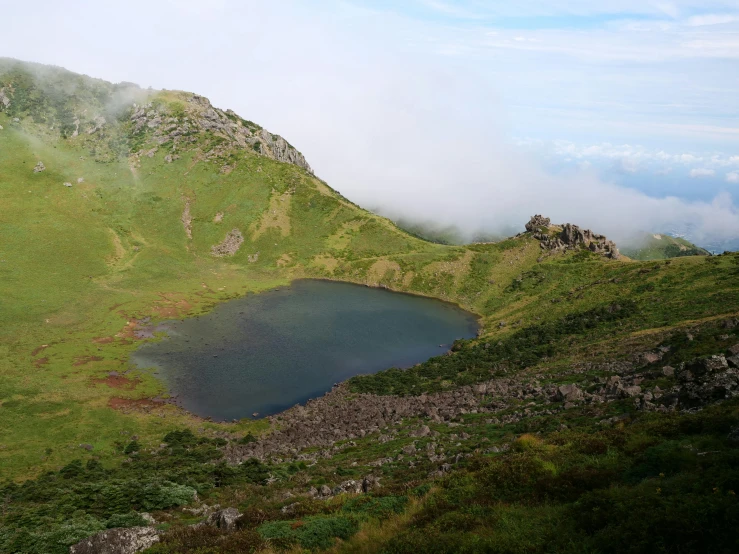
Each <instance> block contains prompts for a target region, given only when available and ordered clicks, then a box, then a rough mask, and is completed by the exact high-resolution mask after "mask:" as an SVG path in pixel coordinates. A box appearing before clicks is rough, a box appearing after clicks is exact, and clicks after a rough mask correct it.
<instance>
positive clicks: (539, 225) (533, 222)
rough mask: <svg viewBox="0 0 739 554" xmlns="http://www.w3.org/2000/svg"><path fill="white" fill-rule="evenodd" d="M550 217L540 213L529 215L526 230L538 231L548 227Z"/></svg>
mask: <svg viewBox="0 0 739 554" xmlns="http://www.w3.org/2000/svg"><path fill="white" fill-rule="evenodd" d="M550 221H551V220H550V219H549V218H548V217H544V216H542V215H538V214H537V215H533V216H531V219H530V220H529V222H528V223H527V224H526V230H527V231H528V232H530V233H532V232H535V231H540V230H542V229H545V228H548V227H549V223H550Z"/></svg>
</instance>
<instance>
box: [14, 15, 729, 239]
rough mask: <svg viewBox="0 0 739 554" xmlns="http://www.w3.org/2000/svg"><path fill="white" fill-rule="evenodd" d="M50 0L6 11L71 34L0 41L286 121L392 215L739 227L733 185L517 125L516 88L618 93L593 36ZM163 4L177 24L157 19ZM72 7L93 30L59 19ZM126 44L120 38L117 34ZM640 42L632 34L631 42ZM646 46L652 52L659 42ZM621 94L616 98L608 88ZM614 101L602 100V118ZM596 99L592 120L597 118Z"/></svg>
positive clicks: (333, 172)
mask: <svg viewBox="0 0 739 554" xmlns="http://www.w3.org/2000/svg"><path fill="white" fill-rule="evenodd" d="M39 3H40V4H44V8H43V10H41V8H39V10H40V11H44V10H48V14H49V17H47V18H44V19H43V20H41V21H37V20H33V21H30V20H28V18H29V17H30V16H29V15H28V13H32V12H33V10H31V11H30V12H29V11H28V10H18V13H17V14H12V17H14V18H15V19H17V22H18V24H17V25H14V26H13V27H14V28H16V29H23V28H25V26H26V25H24V24H23V21H27V22H28V24H29V25H30V24H31V23H33V25H34V27H35V28H36V29H37V30H36V34H37V36H47V37H49V40H53V41H55V42H58V43H59V44H60V45H61V46H60V48H59V49H58V50H52V51H50V50H49V49H48V48H45V47H43V45H39V44H35V45H34V44H25V45H23V41H22V40H20V38H19V37H16V38H15V40H14V37H13V35H12V33H13V32H14V31H13V30H12V29H11V30H10V34H9V35H6V37H5V38H4V39H3V40H2V42H1V43H0V44H1V45H2V46H3V54H6V55H14V56H16V57H21V58H24V59H32V60H34V61H40V62H44V63H55V64H58V65H63V66H65V67H68V68H69V69H71V70H73V71H81V72H84V73H87V74H90V75H94V76H99V77H103V78H106V79H108V80H111V81H134V82H138V83H139V84H141V85H142V86H144V87H146V86H148V85H151V86H153V87H154V88H160V89H183V90H190V91H193V92H197V93H199V94H203V95H205V96H208V97H209V98H210V99H211V100H212V102H213V103H214V104H215V105H217V106H218V107H220V108H223V109H226V108H231V109H233V110H234V111H236V112H237V113H238V114H239V115H241V116H243V117H245V118H246V119H250V120H253V121H256V122H258V123H259V124H261V125H263V126H264V127H265V128H268V129H270V130H271V131H272V132H275V133H279V134H281V135H282V136H284V137H285V138H286V139H287V140H289V141H290V142H291V144H293V145H295V146H296V147H297V148H298V149H299V150H300V151H301V152H302V153H303V154H304V155H305V156H306V159H307V160H308V162H309V163H310V164H311V166H312V167H313V169H314V170H315V172H316V174H317V175H318V176H319V177H321V178H323V179H324V180H326V181H327V182H328V184H329V185H330V186H332V187H333V188H335V189H337V190H338V191H340V192H341V193H342V194H343V195H344V196H346V197H347V198H349V199H351V200H353V201H354V202H356V203H358V204H360V205H362V206H364V207H367V208H369V209H372V210H375V211H378V212H380V213H382V214H384V215H387V216H389V217H391V218H392V219H402V220H404V221H410V222H420V223H425V224H433V225H434V226H436V227H437V228H439V229H444V228H454V229H458V230H459V233H460V234H461V236H462V237H463V238H466V239H467V240H469V239H473V238H474V237H477V236H500V235H508V234H511V233H512V232H518V231H522V230H523V226H524V224H525V223H526V221H528V218H529V217H530V216H531V215H533V214H535V213H540V214H543V215H545V216H547V217H550V218H551V219H552V221H553V222H556V223H563V222H572V223H576V224H578V225H580V226H583V227H589V228H591V229H593V230H594V231H596V232H599V233H603V234H606V235H608V236H609V238H612V239H614V240H616V241H617V242H622V243H623V242H624V241H629V240H631V237H633V236H635V235H637V234H638V233H640V232H643V231H647V232H669V231H670V230H672V229H676V228H683V227H686V226H689V227H690V229H691V235H690V238H691V239H692V240H694V241H698V242H701V243H707V242H721V241H725V240H728V239H734V238H736V237H739V212H738V211H737V207H736V206H735V204H734V199H733V198H732V195H731V192H730V191H729V190H727V191H726V192H722V193H720V194H718V195H717V196H716V197H715V198H714V199H712V200H710V201H705V200H703V201H690V200H687V199H683V198H679V197H677V196H675V197H670V196H666V197H655V196H649V195H647V194H645V193H644V192H641V191H639V190H636V189H631V188H626V187H623V186H619V185H618V184H616V183H615V182H607V181H604V180H603V179H601V178H599V177H598V175H597V174H596V173H595V172H593V171H588V170H572V171H570V172H567V173H558V174H553V173H551V172H549V171H547V170H546V169H545V166H544V164H543V163H542V160H540V159H539V158H537V156H536V155H535V154H532V153H531V152H524V151H523V150H520V149H519V148H517V147H516V146H514V145H513V138H514V136H513V135H514V133H513V128H514V127H515V128H516V132H520V131H521V128H520V127H521V121H522V119H521V117H518V119H516V121H515V122H514V121H512V118H513V114H515V113H517V111H518V112H520V110H521V106H517V105H516V102H515V97H516V95H517V94H518V95H520V96H526V97H527V98H528V101H529V102H532V101H533V100H532V98H534V99H535V101H536V102H538V103H541V104H542V105H549V104H552V106H554V107H553V109H552V111H556V110H558V109H560V107H561V106H563V105H564V102H566V101H570V102H572V99H571V98H570V96H575V97H576V101H577V102H580V103H583V102H590V103H595V102H596V101H598V100H600V98H599V95H605V94H607V93H610V94H618V87H616V93H611V92H609V91H611V90H612V89H614V81H613V80H612V79H610V80H609V79H603V80H598V79H589V78H588V76H587V75H589V73H588V71H592V70H593V67H596V66H597V63H596V62H598V60H596V59H595V58H596V57H597V56H598V55H599V53H598V51H596V50H594V51H593V52H589V54H588V56H589V60H588V63H590V64H591V65H589V66H587V67H582V66H579V65H576V64H574V62H572V61H571V59H570V58H565V57H566V56H573V58H574V57H576V56H577V54H574V55H573V54H571V53H567V54H561V53H559V52H558V51H557V48H556V46H557V45H555V47H554V48H553V49H552V52H554V53H540V52H534V53H531V52H529V51H526V50H513V49H508V50H495V49H487V50H486V49H484V48H480V47H479V46H480V44H481V42H482V43H484V41H483V39H481V38H480V37H483V38H484V37H486V36H487V35H490V34H496V33H488V32H487V30H486V29H483V28H480V29H477V28H474V27H465V28H461V27H458V26H455V25H440V24H437V23H434V22H429V21H418V20H414V19H412V18H409V17H407V16H403V15H400V14H398V13H395V12H392V11H375V10H374V9H370V8H367V7H359V6H357V5H356V4H355V3H352V2H328V3H322V4H320V5H311V6H306V5H304V4H301V3H297V2H287V3H285V4H281V5H279V6H276V5H274V6H272V5H263V4H260V3H256V2H240V3H235V2H229V1H228V0H219V1H217V2H213V3H209V4H208V5H204V4H201V3H196V2H184V3H182V4H181V5H179V7H180V9H172V6H173V5H171V4H169V3H162V4H161V5H160V4H157V3H143V2H140V1H138V0H134V1H133V2H131V5H130V6H127V8H126V9H125V10H123V11H120V12H119V13H116V14H115V15H116V21H117V25H115V26H112V27H111V26H104V27H101V26H96V25H95V24H94V22H95V21H100V20H106V19H110V16H111V14H110V13H108V12H106V8H105V7H103V6H97V5H95V6H87V7H86V9H85V10H81V11H80V12H79V13H77V12H76V11H75V10H69V9H68V8H67V7H64V8H62V7H60V6H58V5H56V4H54V3H45V2H39ZM11 9H13V8H11ZM73 12H74V15H73V16H72V15H70V14H71V13H73ZM44 13H47V12H44ZM139 13H146V14H147V15H146V17H145V18H141V17H139V15H138V14H139ZM52 16H53V17H52ZM57 19H58V20H57ZM47 20H48V21H47ZM162 20H166V21H167V22H168V24H167V25H166V26H162V25H158V24H157V22H158V21H162ZM65 21H66V22H67V23H70V24H72V23H73V24H74V26H75V27H76V28H85V29H86V32H85V33H79V34H76V35H71V36H68V35H64V36H62V35H61V34H59V33H60V32H61V31H60V29H64V28H65V24H64V23H65ZM131 29H135V35H136V36H135V39H136V40H133V38H132V36H131V34H130V33H131ZM582 36H585V35H582ZM610 36H611V35H609V37H610ZM193 37H197V40H194V39H193ZM521 38H522V39H523V38H524V37H521ZM555 38H556V37H555ZM516 40H518V38H516ZM526 40H528V39H526ZM583 40H584V39H583ZM609 40H610V38H609ZM650 40H656V39H654V38H650ZM19 44H20V45H21V46H19ZM101 44H103V45H110V46H109V47H107V48H99V45H101ZM120 44H125V45H126V49H125V52H121V49H120V48H119V47H118V46H114V45H120ZM531 44H533V43H531ZM483 46H485V48H487V43H484V44H483ZM660 47H661V48H662V45H660ZM560 50H561V49H560ZM637 50H638V48H636V49H635V48H631V45H629V49H628V50H626V49H625V50H623V52H622V53H621V54H620V55H621V56H627V55H631V51H634V52H637ZM663 51H664V52H667V50H666V48H663V49H662V50H660V52H663ZM637 53H638V52H637ZM660 55H664V56H668V55H670V56H672V55H674V54H673V53H672V51H669V53H665V54H660ZM691 55H693V54H691ZM557 56H559V57H557ZM563 56H565V57H563ZM604 56H605V57H604V58H603V60H600V62H598V63H600V64H601V66H602V67H607V65H608V64H609V63H612V59H611V58H610V55H605V54H604ZM578 63H579V62H578ZM619 63H620V65H619V66H618V67H619V71H626V70H625V69H623V68H624V67H625V65H624V64H625V62H624V61H623V59H621V60H619ZM635 63H640V62H639V61H638V56H637V62H635ZM650 63H654V64H657V65H654V66H653V67H654V68H657V69H655V71H656V70H658V69H659V67H660V66H659V65H658V64H659V60H656V61H655V60H652V61H651V62H650ZM691 63H692V62H691ZM700 63H702V64H703V65H704V66H705V64H706V63H708V62H700ZM573 64H574V65H573ZM593 64H596V65H593ZM601 66H597V67H599V68H600V67H601ZM650 69H651V68H650ZM635 71H637V72H639V74H641V73H642V72H646V71H647V70H646V69H645V68H644V66H639V67H638V68H637V69H636V70H635ZM661 71H667V72H668V73H669V72H670V71H672V70H670V69H669V68H667V69H664V68H663V69H662V70H661ZM716 74H717V75H718V73H716ZM568 79H572V80H573V82H572V83H570V82H568ZM637 81H638V79H636V80H633V82H637ZM657 81H658V79H653V80H651V81H650V80H645V81H638V82H639V86H641V87H642V89H640V90H636V89H635V88H634V87H635V86H636V85H632V84H631V81H630V83H629V85H628V86H629V87H631V88H629V89H628V92H624V95H626V94H628V96H625V97H624V99H623V101H624V102H630V101H634V102H637V101H638V100H637V99H638V98H641V97H643V96H645V95H651V96H650V98H652V100H653V101H654V102H656V101H657V100H658V97H659V95H660V94H661V91H658V90H656V89H655V90H652V89H650V88H649V87H650V86H652V85H650V84H649V83H656V82H657ZM644 83H647V84H644ZM618 86H622V85H620V84H619V85H618ZM623 86H625V85H623ZM655 86H656V85H655ZM644 87H647V88H644ZM714 88H717V87H714ZM673 89H674V90H676V91H677V90H679V87H673ZM624 90H627V89H624ZM512 91H513V92H512ZM686 94H688V93H687V92H686ZM550 96H551V97H553V98H550ZM618 100H621V99H620V98H617V97H616V98H613V97H612V98H610V101H611V104H612V105H615V103H616V101H618ZM603 104H604V105H606V106H608V105H609V104H608V103H607V102H603ZM606 109H607V108H606ZM529 111H531V113H530V114H527V116H526V118H525V120H526V121H530V122H531V131H532V134H536V132H537V130H540V129H539V128H538V126H539V124H540V123H541V124H542V125H544V124H545V122H543V120H541V121H540V120H539V119H537V113H538V112H536V111H535V110H529ZM560 111H561V112H562V113H565V112H564V111H562V110H560ZM558 113H559V112H558ZM611 115H612V114H609V113H605V112H604V113H599V115H598V116H597V117H601V118H602V120H603V125H605V122H606V121H607V120H608V119H609V118H611ZM558 117H559V118H560V119H558V120H556V123H557V125H561V128H557V129H554V131H552V130H551V129H550V131H551V132H555V131H558V130H559V131H561V133H562V136H563V137H565V138H567V137H568V136H569V135H568V133H570V132H574V131H572V130H573V129H577V128H579V127H582V126H583V122H582V121H575V120H574V118H573V119H572V120H568V119H566V116H564V115H563V116H558ZM597 117H596V118H595V120H594V121H592V122H588V123H589V124H590V125H592V126H595V127H598V126H599V125H600V121H599V120H598V118H597ZM615 117H616V118H617V117H618V116H615ZM552 121H555V120H552ZM552 121H550V122H549V123H548V124H547V125H549V127H550V128H551V127H552V125H553V123H552ZM640 124H641V122H640ZM578 126H579V127H578ZM638 128H644V126H642V127H638V126H637V127H634V129H638ZM661 132H663V133H664V129H662V131H661ZM606 138H607V137H606ZM633 138H634V140H636V141H638V140H640V139H641V137H640V136H634V137H633ZM685 140H686V141H688V142H689V141H690V140H692V138H691V137H687V138H685Z"/></svg>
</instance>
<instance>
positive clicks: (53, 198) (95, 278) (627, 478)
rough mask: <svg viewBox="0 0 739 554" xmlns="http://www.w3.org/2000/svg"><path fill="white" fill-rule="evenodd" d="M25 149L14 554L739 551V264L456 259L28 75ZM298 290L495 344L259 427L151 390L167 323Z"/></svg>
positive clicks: (12, 448) (223, 150) (194, 125)
mask: <svg viewBox="0 0 739 554" xmlns="http://www.w3.org/2000/svg"><path fill="white" fill-rule="evenodd" d="M0 126H2V129H0V206H2V209H1V210H0V239H1V240H0V383H2V387H0V466H1V467H2V475H3V477H4V478H5V479H6V482H4V483H0V497H2V498H3V502H4V504H3V511H2V512H0V551H8V552H45V553H47V552H66V551H67V549H68V546H70V545H72V544H75V543H76V542H78V541H80V540H81V539H83V538H85V537H88V536H90V535H93V534H94V533H97V532H98V531H101V530H103V529H105V528H122V527H132V526H141V525H146V524H147V519H145V518H144V516H142V515H141V514H142V513H145V512H146V513H152V514H153V517H154V518H155V519H156V520H157V522H158V523H159V525H160V527H159V528H158V529H155V528H151V529H149V530H145V531H144V532H146V533H154V534H156V537H157V540H159V541H160V542H159V543H158V544H157V545H156V546H153V547H152V548H151V549H150V552H159V553H164V552H167V553H168V552H195V551H197V552H199V553H200V554H202V553H203V552H249V551H254V550H255V549H261V550H265V549H266V551H280V550H284V549H288V550H289V549H293V550H292V551H298V550H299V549H300V548H303V549H308V550H311V549H312V550H317V549H325V548H329V549H333V550H334V551H347V552H356V551H363V552H409V551H418V548H421V550H425V551H429V552H432V551H436V552H459V551H469V552H512V551H521V552H523V551H526V552H610V551H619V552H621V551H625V550H627V549H628V548H629V547H630V548H631V551H634V552H646V551H659V550H662V551H677V550H678V549H679V550H680V551H681V552H700V551H716V552H722V551H731V548H732V545H735V544H736V541H737V540H738V538H737V536H736V533H735V531H727V529H737V528H739V527H737V526H735V525H733V523H732V522H735V519H736V514H737V513H739V505H737V502H736V497H735V495H734V494H733V492H734V491H736V490H737V487H739V480H738V478H737V475H736V470H735V469H733V468H736V467H737V466H736V463H735V462H736V459H737V458H736V457H737V456H739V448H738V447H737V443H736V441H735V440H734V438H732V437H734V436H735V435H736V431H735V430H736V429H737V428H739V412H738V411H737V404H736V401H735V400H733V397H734V395H735V392H736V390H737V387H739V383H737V376H736V368H735V366H731V364H736V361H733V360H734V358H733V356H736V355H737V354H739V350H737V351H736V352H734V350H732V349H736V348H737V347H736V346H735V345H737V344H738V343H739V333H738V332H737V330H738V329H739V320H737V317H738V316H739V279H737V276H738V275H739V257H738V256H736V255H724V256H712V257H682V258H676V259H672V260H666V261H651V262H638V261H630V260H624V259H623V258H617V255H616V254H615V253H614V252H613V251H612V250H610V248H611V247H610V246H608V249H607V250H604V248H605V246H607V241H606V240H605V238H603V237H598V236H597V235H592V234H589V233H587V232H582V231H581V230H579V229H577V228H576V227H574V226H569V225H566V226H554V225H549V222H548V220H547V221H544V219H543V218H540V217H538V216H537V218H535V219H533V220H532V222H531V224H530V225H529V226H528V228H529V230H528V231H527V232H526V233H522V234H520V235H518V236H516V237H512V238H509V239H506V240H504V241H501V242H497V243H491V244H472V245H466V246H447V245H441V244H432V243H429V242H426V241H423V240H421V239H419V238H417V237H414V236H412V235H409V234H408V233H406V232H404V231H402V230H401V229H399V228H397V227H396V226H395V225H393V224H392V223H391V222H390V221H388V220H386V219H384V218H381V217H378V216H376V215H374V214H371V213H369V212H367V211H365V210H363V209H361V208H360V207H358V206H356V205H354V204H352V203H351V202H349V201H348V200H347V199H345V198H343V197H341V196H340V195H339V194H337V193H336V192H335V191H333V190H332V189H331V188H330V187H329V186H328V185H327V184H326V183H324V182H322V181H321V180H320V179H319V178H317V177H316V176H314V175H313V173H312V172H311V170H310V166H309V165H308V164H307V162H306V160H305V159H304V158H303V156H302V155H301V154H300V153H299V152H298V151H297V150H296V149H295V148H294V147H293V146H291V145H290V144H288V143H287V141H285V140H284V139H282V138H281V137H279V136H278V135H273V134H272V133H269V132H267V131H265V130H264V129H262V128H261V127H260V126H258V125H257V124H255V123H252V122H250V121H248V120H245V119H242V118H241V117H240V116H238V115H236V114H234V113H233V112H230V111H222V110H219V109H217V108H214V107H213V106H211V105H210V103H209V102H208V101H207V100H206V99H204V98H202V97H200V96H197V95H194V94H191V93H185V92H173V91H143V90H140V89H138V87H135V86H134V85H111V84H109V83H105V82H103V81H98V80H94V79H90V78H87V77H83V76H79V75H75V74H73V73H70V72H66V71H64V70H61V69H57V68H45V67H43V66H35V65H29V64H19V63H18V62H15V61H12V60H0ZM39 162H41V164H39ZM42 167H43V169H42ZM35 169H39V171H35ZM41 169H42V170H41ZM522 223H523V222H522ZM578 237H580V238H578ZM604 245H605V246H604ZM603 254H608V256H606V255H603ZM301 277H319V278H328V279H338V280H344V281H351V282H356V283H363V284H368V285H371V286H385V287H388V288H390V289H393V290H399V291H406V292H412V293H415V294H423V295H428V296H433V297H437V298H442V299H445V300H449V301H453V302H456V303H458V304H460V305H461V306H463V307H465V308H466V309H469V310H471V311H473V312H475V313H477V314H478V315H479V316H480V318H481V324H482V326H483V328H482V331H481V336H480V337H479V338H477V339H475V340H472V341H462V342H458V343H456V344H455V345H454V347H453V348H452V351H451V352H450V353H448V354H445V355H443V356H439V357H437V358H434V359H432V360H429V361H428V362H425V363H423V364H420V365H419V366H417V367H415V368H412V369H411V370H408V371H400V370H397V369H389V370H388V371H386V372H381V373H379V374H376V375H373V376H363V377H357V378H355V379H352V380H351V381H350V382H348V383H346V384H343V385H342V386H341V387H338V388H337V389H335V390H334V391H332V392H331V393H328V394H327V395H326V397H324V398H322V399H319V400H317V401H315V402H313V403H311V404H310V405H309V406H307V407H298V408H295V409H292V410H289V411H288V412H286V413H285V414H282V415H280V416H278V417H273V418H266V419H263V420H258V421H247V420H244V421H241V422H235V423H215V422H211V421H204V420H201V419H199V418H196V417H194V416H191V415H189V414H187V413H184V412H183V411H182V410H180V409H179V408H177V407H176V406H174V405H171V404H169V403H167V402H164V401H162V400H164V399H166V391H165V390H164V389H163V388H162V385H161V383H160V382H159V381H158V380H157V379H156V378H155V377H154V376H153V375H151V374H150V373H148V372H146V371H138V370H131V368H130V366H129V362H128V356H129V355H130V353H131V352H132V351H133V350H134V349H136V348H137V347H138V346H139V345H140V344H141V342H142V341H143V340H147V339H145V338H141V337H142V336H144V335H145V334H146V333H141V331H145V330H147V329H150V328H151V326H152V325H153V324H155V323H156V322H157V321H161V320H166V319H171V318H174V317H185V316H191V315H196V314H199V313H202V312H204V311H207V310H209V309H211V308H212V307H213V306H214V305H216V304H217V303H219V302H223V301H225V300H228V299H229V298H234V297H238V296H241V295H243V294H248V293H252V292H257V291H260V290H265V289H267V288H270V287H274V286H276V285H279V284H286V283H289V282H290V281H291V280H293V279H296V278H301ZM708 355H716V356H721V360H723V362H718V361H714V362H711V364H713V365H711V364H709V365H706V363H707V362H706V363H704V362H700V361H698V362H696V361H695V359H696V358H701V357H703V356H708ZM681 364H687V365H684V366H683V365H681ZM690 364H693V365H690ZM701 364H703V365H701ZM665 366H666V367H667V369H665ZM686 368H688V369H686ZM690 368H692V369H690ZM670 369H671V370H672V371H670ZM700 409H703V411H700V413H694V412H696V411H697V410H700ZM686 410H691V411H690V412H686ZM706 453H710V454H706ZM378 480H379V483H380V484H381V486H377V484H378ZM352 483H353V484H352ZM337 487H338V488H337ZM326 489H327V490H328V492H326ZM195 492H197V495H198V496H197V499H196V497H195V496H194V493H195ZM345 492H346V494H344V493H345ZM203 502H206V503H207V504H208V505H213V504H215V503H218V504H220V506H221V507H222V508H226V507H229V508H235V509H238V511H239V513H241V514H242V515H241V517H240V518H239V520H238V524H234V525H233V526H232V525H230V524H227V522H225V519H223V518H226V517H227V514H226V515H224V514H223V513H220V512H216V511H215V510H213V509H211V508H209V507H208V506H204V505H203V504H202V503H203ZM183 506H184V507H185V508H187V510H194V511H187V510H183V509H182V507H183ZM209 513H214V514H216V515H214V516H213V517H212V518H211V523H212V524H213V525H204V526H200V527H192V526H191V525H192V524H196V523H198V522H201V521H203V520H204V519H205V518H206V517H207V516H208V514H209ZM218 514H220V515H218ZM219 522H220V524H218V525H216V523H219ZM678 531H679V532H678ZM100 540H104V539H100ZM701 541H703V542H701ZM732 541H733V542H732ZM413 545H417V546H416V547H414V546H413ZM418 545H421V546H418Z"/></svg>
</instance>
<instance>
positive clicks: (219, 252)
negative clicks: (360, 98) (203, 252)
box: [210, 229, 244, 258]
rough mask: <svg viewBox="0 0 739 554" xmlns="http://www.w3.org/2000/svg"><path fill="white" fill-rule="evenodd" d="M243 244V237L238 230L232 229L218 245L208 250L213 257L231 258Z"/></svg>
mask: <svg viewBox="0 0 739 554" xmlns="http://www.w3.org/2000/svg"><path fill="white" fill-rule="evenodd" d="M243 242H244V235H242V234H241V231H239V230H238V229H232V230H231V231H230V232H229V233H228V234H227V235H226V238H225V239H223V242H221V243H220V244H216V245H214V246H213V247H212V248H211V249H210V253H211V254H212V255H213V256H216V257H218V258H222V257H224V256H233V255H234V254H236V252H238V250H239V248H241V244H242V243H243Z"/></svg>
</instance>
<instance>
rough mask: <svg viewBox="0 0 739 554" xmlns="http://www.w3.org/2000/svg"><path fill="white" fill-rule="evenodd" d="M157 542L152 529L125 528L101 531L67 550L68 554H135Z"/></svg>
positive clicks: (157, 537) (156, 535)
mask: <svg viewBox="0 0 739 554" xmlns="http://www.w3.org/2000/svg"><path fill="white" fill-rule="evenodd" d="M158 542H159V531H157V530H156V529H154V528H153V527H127V528H118V529H108V530H107V531H101V532H100V533H98V534H97V535H93V536H92V537H89V538H87V539H85V540H83V541H80V542H78V543H77V544H75V545H74V546H71V547H70V548H69V552H70V554H136V553H137V552H143V551H144V550H146V549H147V548H150V547H152V546H154V544H156V543H158Z"/></svg>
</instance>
